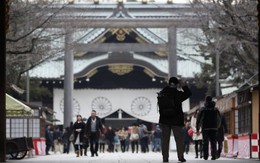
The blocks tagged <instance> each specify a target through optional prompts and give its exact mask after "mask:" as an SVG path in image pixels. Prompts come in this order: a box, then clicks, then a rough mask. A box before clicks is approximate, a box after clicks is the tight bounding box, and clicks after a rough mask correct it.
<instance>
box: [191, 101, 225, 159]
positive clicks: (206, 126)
mask: <svg viewBox="0 0 260 163" xmlns="http://www.w3.org/2000/svg"><path fill="white" fill-rule="evenodd" d="M197 118H198V119H197V123H196V129H197V132H199V130H200V127H201V128H202V137H203V158H204V159H205V160H207V159H208V156H209V154H208V151H209V150H208V148H209V142H210V147H211V160H215V159H216V154H217V153H216V141H217V130H218V128H219V127H220V123H221V117H220V113H219V111H218V109H217V108H216V107H215V102H214V101H212V97H211V96H207V97H206V99H205V104H204V107H202V108H201V110H200V112H199V114H198V117H197Z"/></svg>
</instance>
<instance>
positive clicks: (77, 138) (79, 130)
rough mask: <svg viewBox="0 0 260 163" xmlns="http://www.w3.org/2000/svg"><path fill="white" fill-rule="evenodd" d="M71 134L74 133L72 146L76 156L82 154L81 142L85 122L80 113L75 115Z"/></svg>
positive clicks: (82, 141)
mask: <svg viewBox="0 0 260 163" xmlns="http://www.w3.org/2000/svg"><path fill="white" fill-rule="evenodd" d="M73 134H74V148H75V152H76V154H77V157H79V155H80V156H82V154H83V153H82V152H83V151H82V150H83V143H84V136H85V135H84V134H85V123H84V122H83V119H82V117H81V115H77V121H76V122H75V123H74V125H73Z"/></svg>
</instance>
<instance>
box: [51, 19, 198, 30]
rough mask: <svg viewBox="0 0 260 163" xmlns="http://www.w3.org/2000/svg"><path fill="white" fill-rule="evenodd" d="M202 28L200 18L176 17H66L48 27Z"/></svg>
mask: <svg viewBox="0 0 260 163" xmlns="http://www.w3.org/2000/svg"><path fill="white" fill-rule="evenodd" d="M171 26H175V27H177V28H200V27H201V22H200V20H199V18H197V17H196V16H194V17H176V18H160V17H158V18H138V19H132V18H109V19H103V18H100V19H98V18H89V17H64V18H54V19H52V21H50V23H49V24H48V25H47V27H49V28H64V27H72V28H87V27H88V28H168V27H171Z"/></svg>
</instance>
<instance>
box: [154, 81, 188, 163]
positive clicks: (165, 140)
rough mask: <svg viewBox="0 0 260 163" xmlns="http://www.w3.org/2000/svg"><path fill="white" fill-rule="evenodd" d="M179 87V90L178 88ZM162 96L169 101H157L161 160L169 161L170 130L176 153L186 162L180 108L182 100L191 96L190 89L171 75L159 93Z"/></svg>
mask: <svg viewBox="0 0 260 163" xmlns="http://www.w3.org/2000/svg"><path fill="white" fill-rule="evenodd" d="M180 89H181V90H180ZM159 94H162V96H168V98H169V99H170V101H169V102H167V100H165V101H164V102H161V103H162V104H160V102H159V101H158V104H159V109H160V110H159V112H160V119H159V123H160V124H161V129H162V156H163V162H169V142H170V136H171V131H173V135H174V137H175V142H176V147H177V155H178V159H179V161H180V162H186V160H185V159H184V156H183V153H184V146H183V135H182V128H183V126H184V114H183V110H182V102H183V101H185V100H186V99H188V98H189V97H190V96H191V91H190V89H189V88H188V87H187V86H186V85H185V84H184V82H183V81H182V80H178V79H177V78H176V77H171V78H170V80H169V85H168V86H166V87H165V88H163V90H162V91H161V92H160V93H159Z"/></svg>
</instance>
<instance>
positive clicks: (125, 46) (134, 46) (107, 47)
mask: <svg viewBox="0 0 260 163" xmlns="http://www.w3.org/2000/svg"><path fill="white" fill-rule="evenodd" d="M74 51H87V52H129V51H133V52H159V51H166V52H167V51H168V45H167V44H139V43H102V44H76V45H74Z"/></svg>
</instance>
